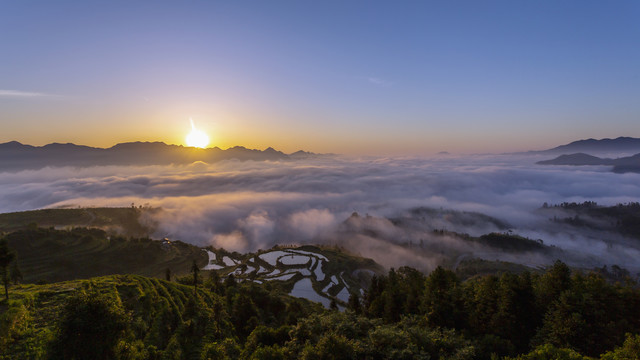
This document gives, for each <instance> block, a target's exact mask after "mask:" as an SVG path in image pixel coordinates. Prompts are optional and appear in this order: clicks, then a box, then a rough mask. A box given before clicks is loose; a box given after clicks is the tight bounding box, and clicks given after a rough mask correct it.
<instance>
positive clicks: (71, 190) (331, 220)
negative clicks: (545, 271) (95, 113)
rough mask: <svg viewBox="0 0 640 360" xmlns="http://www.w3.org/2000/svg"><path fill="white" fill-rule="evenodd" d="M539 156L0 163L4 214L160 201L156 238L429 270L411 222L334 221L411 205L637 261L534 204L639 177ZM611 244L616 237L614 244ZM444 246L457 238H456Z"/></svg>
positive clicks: (482, 228)
mask: <svg viewBox="0 0 640 360" xmlns="http://www.w3.org/2000/svg"><path fill="white" fill-rule="evenodd" d="M538 160H540V158H538V157H535V156H507V155H500V156H496V155H491V156H490V155H487V156H481V155H476V156H466V157H456V156H442V157H436V158H431V159H418V158H380V157H377V158H371V157H370V158H349V157H339V156H335V157H320V158H310V159H302V160H292V161H280V162H269V161H265V162H259V161H245V162H241V161H222V162H219V163H214V164H206V163H201V162H198V163H193V164H190V165H180V166H177V165H176V166H100V167H82V168H73V167H48V168H44V169H40V170H24V171H17V172H15V171H14V172H2V171H1V170H0V212H12V211H22V210H31V209H40V208H48V207H61V206H130V205H131V204H132V203H134V204H136V205H142V204H146V205H149V206H152V207H161V208H162V209H163V210H162V211H160V212H158V213H156V214H155V215H153V218H152V219H147V220H149V221H154V222H157V223H158V227H157V230H156V233H155V234H154V237H157V238H162V237H170V238H173V239H181V240H183V241H186V242H190V243H193V244H197V245H203V246H204V245H213V246H216V247H224V248H226V249H228V250H235V251H255V250H257V249H267V248H270V247H271V246H273V245H274V244H279V243H283V244H289V243H295V244H305V243H318V242H329V243H333V244H337V245H340V246H344V247H346V248H348V249H351V250H354V251H357V252H358V253H361V254H363V255H365V256H370V257H373V258H374V259H376V260H378V261H379V262H381V263H382V264H383V265H386V266H397V265H399V264H400V263H402V264H406V265H413V266H417V267H420V268H424V269H429V268H432V267H433V266H435V265H437V263H438V261H440V260H439V258H438V257H437V256H431V257H427V256H423V255H416V254H415V252H414V251H411V250H410V249H407V248H406V247H404V246H401V244H400V242H401V241H400V239H401V240H402V241H405V242H406V241H407V238H409V240H411V239H412V237H415V236H418V235H415V231H414V232H413V233H411V234H409V233H407V232H402V231H401V233H398V231H399V230H398V229H397V228H395V227H394V226H393V224H391V223H389V224H388V225H384V224H382V223H381V224H382V225H380V227H381V228H380V230H381V231H382V234H383V235H382V236H379V237H377V238H376V237H371V236H366V235H354V234H353V233H351V234H350V235H348V236H347V235H345V234H342V235H341V234H340V232H339V229H340V226H341V224H343V222H344V221H345V220H346V219H347V218H349V216H350V215H351V214H352V213H353V212H358V213H359V214H360V215H362V216H364V215H365V214H369V215H371V216H372V217H373V218H380V219H383V218H385V217H394V216H398V215H399V214H402V213H403V212H406V211H407V210H408V209H411V208H415V207H431V208H436V209H440V208H443V209H453V210H458V211H473V212H479V213H482V214H486V215H489V216H492V217H495V218H497V219H500V220H502V221H504V222H506V223H508V224H509V226H510V227H511V228H512V229H513V231H514V232H516V233H518V234H522V235H525V236H528V237H531V238H534V239H537V238H540V239H543V240H544V241H545V243H547V244H553V245H556V246H560V247H562V248H563V249H567V250H570V251H578V252H583V253H586V254H588V255H590V256H591V257H592V259H600V260H601V261H600V262H601V263H602V264H604V263H613V262H616V263H621V264H631V263H633V258H636V259H637V256H638V255H640V252H638V250H637V249H638V248H639V247H638V246H636V245H634V243H633V242H632V241H630V240H629V239H624V238H620V237H619V236H617V235H613V234H600V233H593V232H591V233H585V232H574V233H571V232H567V231H565V230H562V231H560V230H557V229H552V227H549V226H548V224H549V222H548V219H546V218H542V217H541V215H540V214H539V213H538V212H536V211H535V210H536V209H538V208H540V207H541V206H542V204H543V203H544V202H548V203H561V202H565V201H568V202H572V201H575V202H583V201H587V200H589V201H596V202H597V203H598V204H601V205H613V204H617V203H624V202H630V201H640V174H614V173H612V172H610V171H609V168H608V167H601V166H599V167H568V166H567V167H565V166H541V165H535V162H536V161H538ZM381 221H382V220H381ZM383 222H384V221H383ZM446 225H447V224H442V226H443V227H446ZM385 227H386V228H387V230H386V231H387V232H388V233H384V231H385V230H384V229H385ZM458 227H459V225H458ZM449 229H450V230H454V231H458V232H464V233H469V234H471V235H474V236H477V235H481V234H483V233H486V232H489V231H495V230H497V229H494V228H493V227H492V226H491V224H473V225H469V226H466V227H464V226H463V227H462V228H449ZM428 230H429V229H428V228H426V227H425V231H428ZM420 236H421V235H420ZM420 238H423V237H420ZM414 240H416V241H417V240H418V238H415V239H414ZM611 242H614V243H617V244H619V245H620V246H615V247H612V246H611ZM451 246H459V244H458V245H455V244H453V241H452V245H451ZM521 262H525V261H521ZM597 262H598V261H596V263H597Z"/></svg>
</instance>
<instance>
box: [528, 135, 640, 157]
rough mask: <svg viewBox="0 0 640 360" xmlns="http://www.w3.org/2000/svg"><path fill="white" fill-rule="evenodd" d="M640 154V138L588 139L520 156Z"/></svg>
mask: <svg viewBox="0 0 640 360" xmlns="http://www.w3.org/2000/svg"><path fill="white" fill-rule="evenodd" d="M594 152H597V153H615V152H618V153H640V138H633V137H624V136H621V137H618V138H615V139H608V138H604V139H586V140H577V141H573V142H570V143H568V144H565V145H560V146H556V147H554V148H551V149H547V150H532V151H527V152H522V153H518V154H530V155H536V154H575V153H594Z"/></svg>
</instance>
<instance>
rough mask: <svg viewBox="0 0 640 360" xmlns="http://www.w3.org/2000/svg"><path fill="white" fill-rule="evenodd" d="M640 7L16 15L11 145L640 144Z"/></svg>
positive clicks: (9, 56)
mask: <svg viewBox="0 0 640 360" xmlns="http://www.w3.org/2000/svg"><path fill="white" fill-rule="evenodd" d="M638 19H640V2H637V1H615V2H604V1H395V2H391V1H389V2H376V1H315V2H312V1H233V2H232V1H228V2H220V1H184V2H176V1H166V2H162V1H157V2H152V1H135V2H130V1H121V2H118V1H76V2H72V1H55V2H53V1H5V2H2V3H0V44H2V50H1V54H2V56H0V124H1V125H2V129H3V131H2V132H1V133H0V142H4V141H10V140H18V141H21V142H24V143H30V144H37V145H41V144H45V143H48V142H53V141H57V142H67V141H71V142H76V143H81V144H86V145H94V146H111V145H113V144H115V143H117V142H122V141H135V140H145V141H153V140H159V141H165V142H167V143H177V144H181V143H182V142H183V141H184V136H185V135H186V133H187V132H188V131H189V130H190V125H189V118H190V117H191V118H193V120H194V122H195V123H196V125H197V126H198V127H199V128H202V129H203V130H204V131H205V132H207V133H208V134H209V135H210V137H211V139H212V142H213V143H212V146H215V145H217V146H220V147H223V148H225V147H229V146H234V145H244V146H247V147H255V148H266V147H268V146H273V147H276V148H279V149H282V150H284V151H295V150H298V149H301V148H303V149H306V150H310V151H317V152H341V153H354V154H412V155H414V154H432V153H434V152H438V151H442V150H447V151H450V152H500V151H512V150H527V149H539V148H546V147H551V146H555V145H559V144H562V143H566V142H569V141H573V140H577V139H580V138H588V137H594V138H602V137H617V136H636V137H639V136H640V127H639V126H638V125H637V124H638V119H639V115H640V101H638V99H640V46H639V45H640V21H638Z"/></svg>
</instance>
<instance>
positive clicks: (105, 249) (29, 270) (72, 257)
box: [6, 228, 207, 282]
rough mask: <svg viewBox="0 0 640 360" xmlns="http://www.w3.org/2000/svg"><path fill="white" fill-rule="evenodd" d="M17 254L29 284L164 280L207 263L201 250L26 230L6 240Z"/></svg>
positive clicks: (100, 234)
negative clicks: (131, 277) (116, 277)
mask: <svg viewBox="0 0 640 360" xmlns="http://www.w3.org/2000/svg"><path fill="white" fill-rule="evenodd" d="M6 238H7V240H8V241H9V246H10V247H11V248H12V249H14V250H15V251H16V253H17V254H18V263H19V266H20V268H21V271H22V274H23V275H24V282H37V281H46V282H55V281H64V280H72V279H82V278H89V277H94V276H102V275H110V274H139V275H145V276H151V277H164V276H165V270H166V269H167V268H169V269H171V272H172V273H173V274H185V273H188V272H189V271H190V268H191V265H192V263H193V260H196V263H197V264H198V265H199V266H201V267H202V266H204V265H206V263H207V255H206V253H205V252H204V251H202V250H201V249H200V248H198V247H196V246H193V245H188V244H185V243H182V242H172V243H171V245H168V246H167V245H163V244H162V242H161V241H154V240H150V239H125V238H123V237H117V236H111V237H110V236H107V234H106V233H105V232H104V231H102V230H99V229H86V228H76V229H72V230H53V229H43V228H35V229H33V228H32V229H25V230H18V231H15V232H12V233H10V234H7V235H6Z"/></svg>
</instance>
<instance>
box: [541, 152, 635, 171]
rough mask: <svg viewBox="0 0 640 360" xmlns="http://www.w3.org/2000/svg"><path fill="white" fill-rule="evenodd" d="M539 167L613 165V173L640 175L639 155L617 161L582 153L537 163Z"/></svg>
mask: <svg viewBox="0 0 640 360" xmlns="http://www.w3.org/2000/svg"><path fill="white" fill-rule="evenodd" d="M536 164H539V165H571V166H583V165H613V169H612V171H613V172H616V173H626V172H637V173H640V153H638V154H635V155H633V156H627V157H621V158H617V159H606V158H599V157H597V156H592V155H589V154H584V153H577V154H569V155H560V156H558V157H557V158H555V159H551V160H543V161H538V162H537V163H536Z"/></svg>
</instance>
